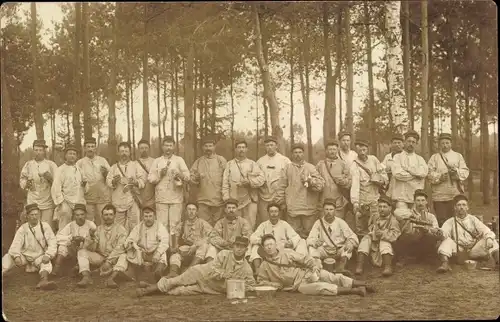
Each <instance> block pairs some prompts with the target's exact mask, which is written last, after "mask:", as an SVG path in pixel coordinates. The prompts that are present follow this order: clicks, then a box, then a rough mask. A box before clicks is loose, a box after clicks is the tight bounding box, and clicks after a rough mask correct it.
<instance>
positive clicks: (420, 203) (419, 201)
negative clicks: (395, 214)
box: [415, 196, 427, 210]
mask: <svg viewBox="0 0 500 322" xmlns="http://www.w3.org/2000/svg"><path fill="white" fill-rule="evenodd" d="M415 207H417V209H418V210H422V209H425V208H426V207H427V199H426V198H425V197H424V196H418V197H417V198H415Z"/></svg>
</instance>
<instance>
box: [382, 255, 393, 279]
mask: <svg viewBox="0 0 500 322" xmlns="http://www.w3.org/2000/svg"><path fill="white" fill-rule="evenodd" d="M382 262H383V265H384V270H383V271H382V276H385V277H387V276H391V275H392V255H391V254H384V255H382Z"/></svg>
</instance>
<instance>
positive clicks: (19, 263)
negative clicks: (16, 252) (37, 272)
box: [14, 256, 23, 266]
mask: <svg viewBox="0 0 500 322" xmlns="http://www.w3.org/2000/svg"><path fill="white" fill-rule="evenodd" d="M14 264H16V266H22V265H23V261H22V259H21V256H17V257H16V258H14Z"/></svg>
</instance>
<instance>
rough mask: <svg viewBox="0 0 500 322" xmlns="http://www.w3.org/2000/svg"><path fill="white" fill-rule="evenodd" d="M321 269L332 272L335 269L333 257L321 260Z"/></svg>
mask: <svg viewBox="0 0 500 322" xmlns="http://www.w3.org/2000/svg"><path fill="white" fill-rule="evenodd" d="M323 269H325V270H327V271H329V272H330V273H333V272H334V271H335V258H332V257H328V258H325V259H324V260H323Z"/></svg>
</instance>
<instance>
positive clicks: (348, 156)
mask: <svg viewBox="0 0 500 322" xmlns="http://www.w3.org/2000/svg"><path fill="white" fill-rule="evenodd" d="M339 158H340V160H344V162H345V163H346V165H347V167H348V168H350V167H351V165H352V163H353V162H354V160H356V159H357V158H358V154H357V153H356V151H353V150H349V152H347V153H344V151H342V149H339Z"/></svg>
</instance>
